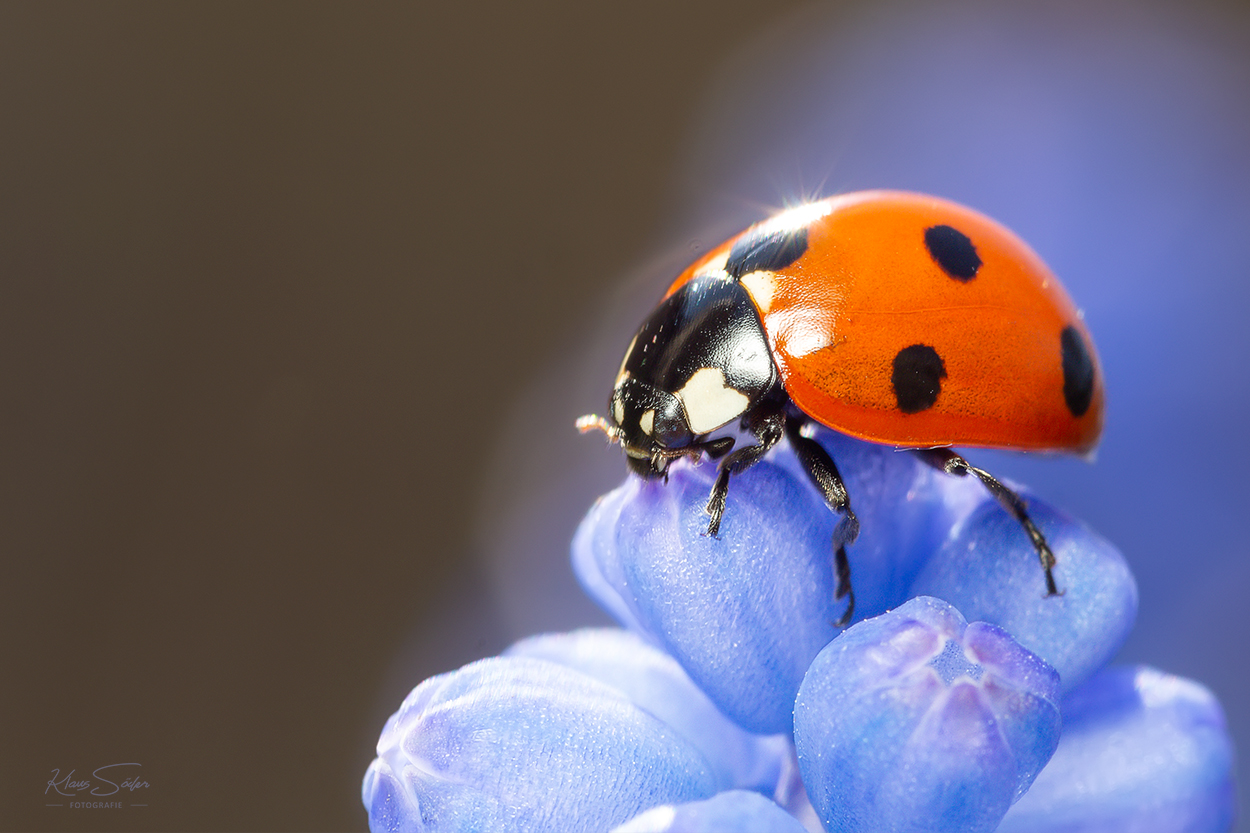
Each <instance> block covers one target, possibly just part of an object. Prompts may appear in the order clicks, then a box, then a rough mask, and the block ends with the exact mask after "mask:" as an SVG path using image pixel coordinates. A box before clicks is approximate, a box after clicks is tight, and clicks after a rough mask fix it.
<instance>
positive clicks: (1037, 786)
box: [999, 666, 1236, 833]
mask: <svg viewBox="0 0 1250 833" xmlns="http://www.w3.org/2000/svg"><path fill="white" fill-rule="evenodd" d="M1062 710H1063V737H1062V739H1061V740H1060V741H1059V748H1058V749H1057V750H1056V751H1055V755H1054V757H1053V758H1052V759H1051V761H1050V763H1049V764H1047V765H1046V768H1045V769H1044V770H1042V773H1041V775H1039V776H1038V777H1037V780H1036V781H1035V782H1034V783H1033V787H1032V788H1031V789H1030V790H1029V792H1028V794H1027V795H1025V796H1024V797H1023V798H1022V799H1020V801H1019V802H1018V803H1017V804H1016V805H1015V806H1014V807H1012V808H1011V810H1010V811H1009V812H1008V813H1007V817H1006V818H1005V819H1003V823H1002V825H1001V826H1000V827H999V830H1000V831H1002V833H1016V832H1018V833H1049V831H1056V833H1057V831H1071V833H1080V831H1087V833H1101V831H1106V830H1166V831H1187V830H1188V831H1216V830H1229V829H1231V828H1232V826H1233V821H1234V819H1235V816H1236V788H1235V785H1234V783H1233V772H1232V769H1233V744H1232V740H1231V738H1230V737H1229V735H1228V730H1227V728H1226V727H1225V724H1224V713H1223V711H1222V710H1221V709H1220V704H1219V703H1218V702H1217V701H1216V699H1215V697H1214V696H1213V695H1212V694H1211V692H1210V691H1208V690H1207V689H1205V688H1203V687H1202V686H1201V685H1199V684H1197V683H1195V682H1192V681H1190V680H1184V679H1181V678H1179V677H1174V676H1172V675H1170V674H1163V673H1161V672H1159V671H1156V670H1154V669H1153V668H1147V667H1142V666H1138V667H1135V668H1110V669H1107V670H1104V671H1101V672H1099V673H1098V674H1097V675H1095V676H1094V677H1093V678H1091V679H1090V680H1088V681H1087V682H1086V683H1085V684H1084V685H1082V686H1080V687H1079V688H1077V689H1076V690H1075V691H1073V692H1071V693H1070V694H1068V695H1067V696H1066V697H1064V699H1063V703H1062Z"/></svg>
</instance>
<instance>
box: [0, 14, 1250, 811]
mask: <svg viewBox="0 0 1250 833" xmlns="http://www.w3.org/2000/svg"><path fill="white" fill-rule="evenodd" d="M1247 43H1250V19H1248V17H1247V9H1246V6H1245V4H1244V3H1240V2H1227V3H1220V2H1211V1H1209V0H1199V2H1193V0H1189V1H1188V2H1181V0H1176V2H1132V3H1130V2H1116V0H1086V2H1072V0H1054V1H1052V2H1030V3H1014V2H1007V3H1003V2H992V0H957V2H943V3H926V2H914V1H909V0H889V2H877V3H870V2H839V3H823V4H811V3H806V2H768V3H765V2H759V0H754V1H753V2H748V1H747V0H741V1H740V2H716V3H713V2H691V3H681V4H662V3H635V4H629V5H627V6H619V5H616V6H609V5H606V4H583V3H572V2H553V3H550V4H543V5H541V6H535V5H533V4H507V3H486V4H479V3H460V4H438V5H428V4H387V3H377V4H369V5H359V4H341V5H325V4H314V3H268V4H254V3H239V4H230V3H214V4H159V3H150V4H147V3H93V4H88V3H81V4H62V3H23V4H12V3H9V4H2V5H0V380H2V385H3V387H2V389H3V396H2V397H0V438H2V439H0V442H3V446H2V448H3V453H2V454H0V483H2V484H3V490H4V491H3V500H2V501H0V529H3V536H2V537H0V542H2V543H0V547H2V550H0V551H2V552H3V557H4V562H3V563H4V564H5V566H6V570H5V573H4V578H3V580H2V581H0V594H2V595H0V623H2V627H3V639H0V715H2V717H0V829H5V830H49V831H51V830H110V829H117V830H121V829H125V830H157V829H161V830H175V831H184V830H185V831H191V830H232V831H236V830H237V831H251V830H313V831H321V830H326V831H329V830H352V829H362V828H363V827H364V814H363V811H362V809H361V808H360V805H359V797H358V796H359V782H360V777H361V775H362V774H363V772H364V768H365V766H366V765H367V763H368V761H369V760H370V759H371V757H372V745H373V742H374V741H375V739H376V736H377V733H378V731H379V729H380V728H381V725H382V722H383V721H384V720H385V718H386V716H387V715H388V714H389V712H390V711H391V710H393V709H394V708H395V707H396V706H397V705H398V703H399V701H400V699H401V698H402V697H403V695H404V694H405V693H406V692H407V690H408V689H410V688H411V687H412V686H413V685H415V684H416V683H417V682H419V681H420V680H421V679H423V678H424V677H426V676H429V675H431V674H434V673H437V672H440V671H444V670H450V669H452V668H455V667H458V666H459V665H462V664H464V663H466V662H468V661H471V660H473V659H475V658H478V657H480V656H485V655H488V654H493V653H496V652H498V651H499V650H500V649H501V648H503V647H504V646H505V645H506V644H507V643H508V642H510V641H511V640H512V639H514V638H516V637H519V636H522V635H526V634H528V633H533V632H537V631H541V630H552V629H567V628H570V627H574V626H576V625H579V624H596V623H603V622H605V621H606V618H605V617H604V615H603V614H602V613H600V612H598V611H597V610H596V609H595V608H594V607H593V606H592V605H591V603H590V602H589V601H586V600H585V599H584V598H583V597H582V595H581V593H580V591H579V590H578V589H577V587H576V584H575V582H574V580H573V578H572V576H571V573H570V571H569V568H568V566H567V554H566V550H567V542H568V539H569V537H570V535H571V533H572V529H573V527H574V525H575V524H576V522H577V520H578V518H579V517H580V515H581V514H582V513H583V512H584V511H585V509H586V508H587V507H588V506H589V504H590V502H591V501H592V500H593V497H594V495H596V494H598V493H600V492H602V491H605V490H607V489H608V488H611V487H612V485H614V484H615V483H616V482H617V481H619V480H620V479H621V477H622V476H623V466H622V464H621V460H620V458H619V454H618V453H616V452H613V451H609V450H606V449H605V448H604V447H603V443H602V441H601V439H599V440H596V439H595V438H588V437H580V436H578V435H577V434H576V432H574V431H573V430H572V421H573V419H574V418H575V417H576V416H578V415H579V414H581V413H584V412H586V411H590V410H598V409H601V408H602V407H603V403H604V400H605V399H606V395H607V386H608V385H609V384H610V381H611V376H612V374H613V372H614V371H615V368H616V366H617V364H618V362H619V355H620V351H621V350H623V348H624V345H625V344H626V342H627V341H628V338H629V336H630V334H631V332H632V329H633V328H634V327H635V326H636V324H637V322H638V320H639V318H640V317H641V315H642V314H643V313H644V312H645V311H646V309H647V308H649V307H650V305H651V304H652V303H653V302H654V301H655V299H656V298H657V297H658V293H659V292H660V291H661V288H662V287H663V286H664V285H666V283H667V281H668V279H669V278H671V276H672V275H673V274H674V273H675V271H676V270H677V269H679V268H680V267H681V266H683V265H684V264H685V262H687V261H688V260H689V259H691V258H692V257H693V256H694V255H695V254H697V253H698V252H699V251H702V250H704V249H706V248H707V247H708V246H711V245H715V244H716V243H718V242H719V241H720V239H722V238H723V237H725V236H726V235H728V234H730V233H732V232H733V231H736V230H737V229H738V228H740V227H742V226H744V225H746V224H747V223H749V222H751V221H753V220H755V219H759V218H760V217H761V216H763V215H764V214H765V213H767V212H768V211H769V210H771V209H774V208H777V207H780V206H782V205H785V204H790V203H793V202H795V201H798V200H799V199H801V198H803V197H805V196H820V195H826V194H830V193H834V192H838V191H846V190H854V189H859V188H868V187H891V188H907V189H914V190H922V191H930V192H933V193H937V194H941V195H943V196H947V197H950V198H953V199H956V200H959V201H962V202H965V203H967V204H969V205H971V206H973V207H975V208H978V209H981V210H983V211H985V212H987V213H989V214H991V215H992V216H994V217H996V218H998V219H1000V220H1002V221H1003V222H1005V223H1006V224H1008V225H1009V226H1011V227H1012V228H1014V229H1015V230H1016V231H1018V232H1019V233H1020V234H1021V235H1022V236H1023V237H1024V238H1025V239H1027V240H1028V241H1029V242H1030V243H1031V244H1032V245H1033V246H1034V248H1036V249H1037V250H1038V251H1039V252H1040V253H1041V254H1042V256H1043V257H1044V258H1045V259H1046V260H1047V261H1048V262H1049V263H1050V265H1051V266H1052V267H1053V268H1054V269H1055V271H1056V272H1057V273H1058V274H1059V275H1060V276H1061V277H1062V278H1063V279H1064V281H1065V283H1066V284H1067V285H1068V288H1069V290H1070V291H1071V293H1072V294H1073V296H1074V297H1075V298H1076V300H1077V301H1078V303H1079V304H1080V305H1081V306H1082V307H1083V308H1084V309H1085V312H1086V316H1087V320H1088V322H1089V324H1090V327H1091V329H1092V331H1093V332H1094V334H1095V338H1096V340H1097V343H1098V347H1099V350H1100V352H1101V355H1102V359H1103V363H1104V366H1105V370H1106V374H1107V379H1108V397H1109V414H1108V422H1107V432H1106V435H1105V440H1104V443H1103V446H1102V448H1101V450H1100V453H1099V457H1098V460H1097V462H1096V463H1095V464H1094V465H1092V466H1090V465H1087V464H1086V463H1084V462H1081V461H1074V460H1051V459H1039V458H1023V457H1020V456H1015V455H1004V454H988V453H974V454H970V456H972V458H973V459H974V461H976V462H978V463H981V464H983V465H985V466H986V467H987V468H990V469H991V470H992V471H995V472H996V473H999V474H1002V475H1006V476H1008V477H1013V478H1016V479H1018V480H1022V481H1024V482H1027V483H1029V484H1031V485H1032V486H1033V487H1034V488H1035V489H1036V490H1037V491H1038V492H1040V493H1041V494H1043V495H1045V496H1047V497H1048V498H1050V499H1051V500H1052V501H1053V502H1055V503H1057V504H1059V505H1061V506H1063V507H1065V508H1067V509H1068V510H1070V511H1071V512H1073V513H1074V514H1077V515H1079V516H1081V517H1083V518H1084V519H1085V520H1087V521H1088V522H1089V523H1090V524H1091V525H1092V526H1093V527H1094V528H1096V529H1097V530H1099V531H1100V532H1101V533H1102V534H1104V535H1105V536H1107V537H1108V538H1110V539H1111V540H1113V541H1115V542H1116V543H1117V544H1118V545H1119V546H1120V547H1121V548H1122V549H1123V550H1124V552H1125V553H1126V555H1127V557H1128V559H1129V561H1130V563H1131V564H1132V565H1133V568H1134V571H1135V573H1136V575H1137V578H1138V582H1139V585H1140V589H1141V614H1140V617H1139V622H1138V626H1137V629H1136V631H1135V632H1134V634H1133V636H1132V637H1131V638H1130V640H1129V642H1128V644H1127V645H1126V646H1125V648H1124V650H1123V652H1122V656H1121V658H1122V659H1123V660H1125V661H1132V662H1147V663H1150V664H1153V665H1156V666H1158V667H1160V668H1162V669H1164V670H1167V671H1172V672H1175V673H1179V674H1183V675H1185V676H1189V677H1193V678H1195V679H1198V680H1200V681H1202V682H1204V683H1206V684H1207V685H1208V686H1210V687H1211V688H1212V689H1213V690H1214V691H1215V692H1216V693H1217V694H1218V695H1219V696H1220V698H1221V699H1222V701H1223V703H1224V705H1225V708H1226V709H1227V711H1228V714H1229V720H1230V725H1231V729H1232V731H1233V733H1234V735H1235V737H1236V738H1237V740H1238V743H1239V746H1240V748H1241V749H1242V750H1243V753H1244V750H1246V749H1250V663H1248V660H1250V605H1247V604H1246V603H1245V599H1246V594H1247V590H1250V558H1247V555H1250V553H1247V549H1248V548H1250V544H1248V543H1247V541H1250V536H1248V535H1247V534H1246V533H1245V531H1244V529H1243V527H1244V523H1245V520H1244V519H1245V513H1246V506H1247V500H1248V499H1250V486H1248V485H1247V483H1246V472H1247V471H1250V432H1247V431H1246V430H1245V424H1246V421H1247V418H1248V415H1250V362H1248V361H1247V359H1246V358H1245V357H1246V356H1248V355H1250V327H1247V326H1246V323H1245V322H1246V320H1247V316H1248V315H1250V247H1247V245H1246V241H1247V239H1250V232H1248V231H1247V229H1248V228H1250V157H1248V154H1247V152H1246V148H1247V147H1250V55H1248V54H1247V50H1246V48H1245V47H1246V44H1247ZM122 761H134V762H139V763H141V764H142V772H143V776H144V778H145V780H147V781H148V782H150V783H151V785H152V786H151V787H150V788H149V789H148V790H147V791H146V798H145V800H146V803H147V804H148V806H147V807H145V808H124V809H122V810H71V809H69V808H65V807H62V808H49V807H45V806H44V805H45V803H46V799H45V796H44V792H43V790H44V788H45V785H46V782H47V780H48V779H49V777H51V771H52V770H53V769H55V768H59V769H61V771H62V774H64V772H66V771H68V770H70V769H76V770H77V771H78V772H79V773H80V774H81V773H82V772H89V771H91V770H92V769H94V768H95V767H97V766H102V765H104V764H108V763H118V762H122ZM133 800H136V801H138V800H139V799H137V798H136V799H133ZM1243 827H1244V823H1243Z"/></svg>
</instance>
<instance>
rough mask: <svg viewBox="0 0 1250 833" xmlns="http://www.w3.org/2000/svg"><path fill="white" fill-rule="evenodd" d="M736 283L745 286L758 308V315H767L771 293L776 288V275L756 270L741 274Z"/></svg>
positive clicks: (771, 304) (770, 302)
mask: <svg viewBox="0 0 1250 833" xmlns="http://www.w3.org/2000/svg"><path fill="white" fill-rule="evenodd" d="M738 283H740V284H742V285H743V286H745V287H746V289H747V292H748V293H749V294H750V295H751V300H752V301H754V302H755V306H756V307H758V308H759V311H760V315H768V311H769V310H770V309H772V306H773V293H774V292H775V291H776V290H777V275H776V274H774V273H772V272H766V271H763V270H757V271H755V272H750V273H748V274H745V275H743V276H742V277H741V278H739V279H738Z"/></svg>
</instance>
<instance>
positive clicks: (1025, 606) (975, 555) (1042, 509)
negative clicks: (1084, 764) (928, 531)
mask: <svg viewBox="0 0 1250 833" xmlns="http://www.w3.org/2000/svg"><path fill="white" fill-rule="evenodd" d="M1028 506H1029V514H1030V516H1031V517H1032V518H1033V521H1034V522H1035V523H1036V524H1037V526H1038V528H1039V529H1041V531H1042V534H1043V535H1045V536H1046V540H1047V541H1048V542H1049V543H1050V546H1051V549H1052V550H1053V551H1054V553H1055V557H1056V559H1057V563H1056V565H1055V570H1054V572H1055V579H1056V581H1057V583H1058V584H1059V588H1060V590H1061V592H1062V594H1063V595H1061V596H1047V595H1046V585H1045V583H1044V578H1043V573H1042V569H1041V567H1040V565H1039V564H1038V560H1037V553H1036V551H1035V550H1034V549H1033V545H1032V543H1031V542H1030V541H1029V538H1028V536H1027V535H1026V534H1025V532H1024V529H1023V528H1022V527H1021V526H1020V524H1019V523H1017V522H1016V520H1015V519H1014V518H1012V517H1011V515H1009V514H1008V513H1007V512H1006V511H1005V510H1004V509H1003V508H1002V507H1001V506H999V505H998V503H996V502H995V501H993V500H991V499H989V498H988V497H987V498H986V499H985V500H984V501H983V502H982V504H981V505H980V506H979V507H977V508H976V509H975V510H974V511H972V512H971V513H970V514H969V515H968V516H967V517H966V518H965V519H964V520H962V521H961V522H959V523H958V524H956V525H955V527H954V528H953V529H952V530H951V533H950V537H949V539H948V540H947V541H946V543H945V545H943V547H942V548H941V550H940V551H939V552H938V553H936V554H935V555H934V556H933V558H932V560H930V561H929V563H928V564H926V565H925V567H924V569H923V570H922V571H921V573H920V576H919V577H918V578H917V579H916V582H915V584H913V585H912V593H913V594H915V595H929V596H936V597H937V598H940V599H945V600H946V601H948V602H950V603H951V604H953V605H955V606H956V607H957V608H959V610H960V611H962V612H963V613H964V615H965V616H967V617H968V618H969V619H976V620H980V621H984V622H990V623H991V624H995V625H998V626H999V627H1001V628H1003V629H1004V630H1006V631H1008V632H1009V633H1010V634H1011V635H1012V636H1013V637H1014V638H1015V640H1016V641H1017V642H1019V643H1020V644H1021V645H1023V646H1024V647H1025V648H1028V649H1029V650H1030V651H1032V652H1033V653H1035V654H1037V655H1038V656H1040V657H1041V658H1042V659H1044V660H1046V662H1048V663H1050V664H1051V665H1053V666H1054V667H1055V669H1056V670H1058V672H1059V676H1060V679H1061V680H1062V690H1063V691H1070V690H1071V689H1072V688H1074V687H1075V686H1077V685H1079V684H1080V683H1081V682H1082V681H1083V680H1085V679H1087V678H1088V677H1089V675H1091V674H1092V673H1094V671H1096V670H1097V669H1098V668H1100V667H1101V666H1103V665H1104V664H1106V662H1107V661H1108V660H1109V659H1110V658H1111V657H1112V655H1114V654H1115V652H1116V651H1117V650H1119V648H1120V646H1121V645H1122V644H1124V640H1125V639H1126V638H1127V637H1128V634H1129V631H1130V630H1131V629H1132V627H1133V620H1134V619H1135V618H1136V616H1137V584H1136V583H1135V582H1134V581H1133V575H1132V573H1130V572H1129V569H1128V565H1127V564H1126V563H1125V561H1124V557H1123V556H1122V555H1120V552H1119V550H1117V549H1116V548H1115V547H1114V546H1112V545H1111V544H1110V543H1109V542H1108V541H1106V540H1105V539H1104V538H1102V537H1101V536H1099V535H1098V534H1096V533H1094V532H1093V531H1091V530H1090V529H1089V528H1088V527H1086V526H1085V525H1084V524H1082V523H1080V522H1078V521H1075V520H1073V519H1071V518H1069V517H1067V516H1066V515H1064V514H1062V513H1061V512H1059V511H1058V510H1056V509H1054V508H1052V507H1051V506H1049V505H1047V504H1046V503H1045V502H1044V501H1041V500H1038V499H1036V498H1034V497H1031V496H1030V497H1029V498H1028Z"/></svg>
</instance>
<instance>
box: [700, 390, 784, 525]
mask: <svg viewBox="0 0 1250 833" xmlns="http://www.w3.org/2000/svg"><path fill="white" fill-rule="evenodd" d="M785 421H786V415H785V412H784V411H783V410H782V409H781V407H779V406H773V405H772V404H771V403H767V402H766V403H761V404H760V405H759V406H757V407H756V408H755V410H754V411H752V412H750V413H748V414H747V416H746V417H745V422H746V425H745V426H744V427H745V428H746V429H747V430H748V431H750V432H751V434H753V435H754V436H755V439H756V440H758V442H757V443H756V444H755V445H748V446H743V447H742V448H739V449H737V450H735V451H732V452H730V453H729V454H727V455H725V457H724V459H722V460H721V461H720V467H719V468H718V470H717V472H716V482H715V483H713V484H712V494H711V495H710V496H709V497H708V499H707V508H706V509H705V510H704V511H706V512H707V513H708V514H709V515H711V516H712V519H711V521H710V522H709V523H708V525H707V534H708V535H710V536H712V537H713V538H715V537H716V536H717V535H718V534H719V533H720V522H721V517H722V516H723V515H724V514H725V498H726V497H727V496H728V495H729V475H731V474H737V473H738V472H740V471H743V470H744V469H748V468H750V467H751V466H753V465H755V464H756V463H758V462H759V461H760V458H761V457H763V456H764V455H765V454H767V453H768V450H769V449H771V448H772V447H773V446H774V445H776V444H777V441H778V440H780V439H781V432H782V430H783V426H784V425H785Z"/></svg>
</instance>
